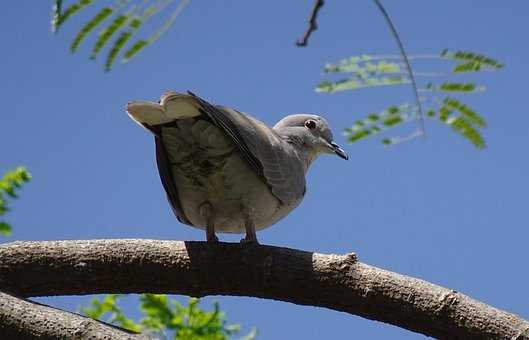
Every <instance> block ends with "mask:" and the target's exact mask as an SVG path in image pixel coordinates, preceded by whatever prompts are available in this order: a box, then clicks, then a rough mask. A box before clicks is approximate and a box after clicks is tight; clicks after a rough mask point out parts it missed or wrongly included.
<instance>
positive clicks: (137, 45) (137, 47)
mask: <svg viewBox="0 0 529 340" xmlns="http://www.w3.org/2000/svg"><path fill="white" fill-rule="evenodd" d="M188 3H189V0H181V1H180V2H179V3H178V6H176V8H175V10H174V11H173V13H172V14H171V15H170V16H169V18H168V19H167V20H166V21H165V22H164V23H163V25H162V26H161V27H160V28H159V29H158V30H157V31H156V32H155V33H154V34H152V35H151V36H150V37H149V38H147V39H139V40H137V41H136V42H134V44H132V47H131V48H129V49H128V50H126V51H125V54H124V58H123V60H122V62H123V63H126V62H128V61H129V60H130V59H132V58H133V57H135V56H136V55H137V54H138V53H139V52H141V51H142V50H143V49H145V47H147V46H149V45H150V44H152V43H154V42H155V41H157V40H158V39H160V37H161V36H162V35H164V34H165V32H167V30H168V29H169V28H170V27H171V26H172V25H173V23H174V22H175V20H176V18H177V17H178V16H179V15H180V13H182V11H183V10H184V8H185V7H186V6H187V5H188ZM158 10H159V9H157V10H155V11H153V12H152V13H144V17H145V16H147V17H148V16H151V15H153V14H155V13H156V12H157V11H158Z"/></svg>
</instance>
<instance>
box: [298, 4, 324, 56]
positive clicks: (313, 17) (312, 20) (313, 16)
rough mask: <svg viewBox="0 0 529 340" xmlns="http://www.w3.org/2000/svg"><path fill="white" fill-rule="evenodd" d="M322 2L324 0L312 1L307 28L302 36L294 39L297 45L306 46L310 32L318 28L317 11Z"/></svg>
mask: <svg viewBox="0 0 529 340" xmlns="http://www.w3.org/2000/svg"><path fill="white" fill-rule="evenodd" d="M324 4H325V1H324V0H316V1H315V2H314V6H313V7H312V11H311V12H310V17H309V25H308V27H307V30H306V31H305V33H304V34H303V37H301V39H298V40H297V41H296V45H297V46H298V47H304V46H307V44H308V43H309V38H310V35H311V34H312V32H314V31H315V30H317V29H318V21H317V19H318V13H319V12H320V9H321V8H322V7H323V5H324Z"/></svg>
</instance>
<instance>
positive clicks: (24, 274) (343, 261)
mask: <svg viewBox="0 0 529 340" xmlns="http://www.w3.org/2000/svg"><path fill="white" fill-rule="evenodd" d="M0 290H5V291H11V292H15V293H17V294H20V295H23V296H43V295H72V294H96V293H144V292H151V293H169V294H185V295H191V296H197V297H200V296H205V295H216V294H222V295H237V296H255V297H261V298H268V299H274V300H281V301H288V302H292V303H296V304H301V305H312V306H321V307H326V308H330V309H334V310H337V311H342V312H347V313H350V314H355V315H359V316H362V317H365V318H368V319H373V320H378V321H382V322H387V323H390V324H393V325H397V326H400V327H403V328H406V329H409V330H412V331H416V332H420V333H423V334H426V335H429V336H433V337H436V338H441V339H518V340H521V339H529V322H527V321H525V320H523V319H521V318H520V317H518V316H516V315H514V314H510V313H507V312H504V311H501V310H498V309H496V308H493V307H491V306H488V305H486V304H483V303H481V302H478V301H475V300H473V299H471V298H469V297H467V296H465V295H463V294H461V293H458V292H456V291H452V290H448V289H446V288H442V287H439V286H436V285H434V284H431V283H428V282H425V281H422V280H419V279H414V278H410V277H406V276H403V275H399V274H395V273H392V272H389V271H386V270H382V269H379V268H376V267H372V266H369V265H367V264H363V263H360V262H357V261H356V256H355V255H354V254H348V255H343V256H340V255H324V254H318V253H310V252H305V251H300V250H294V249H287V248H278V247H270V246H257V247H255V246H244V245H239V244H227V243H221V244H219V245H208V244H206V243H203V242H180V241H157V240H95V241H48V242H15V243H10V244H4V245H2V246H0Z"/></svg>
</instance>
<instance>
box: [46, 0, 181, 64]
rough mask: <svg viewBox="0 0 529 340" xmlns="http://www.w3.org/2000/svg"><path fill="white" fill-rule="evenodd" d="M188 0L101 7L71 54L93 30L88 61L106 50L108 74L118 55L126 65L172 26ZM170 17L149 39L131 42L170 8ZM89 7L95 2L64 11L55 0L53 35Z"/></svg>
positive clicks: (125, 1)
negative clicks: (148, 24)
mask: <svg viewBox="0 0 529 340" xmlns="http://www.w3.org/2000/svg"><path fill="white" fill-rule="evenodd" d="M188 1H189V0H178V1H176V0H114V2H113V3H112V4H111V5H100V6H98V8H97V11H96V12H95V14H94V15H93V16H92V17H91V18H90V19H88V21H86V22H85V23H84V24H83V25H82V26H81V28H80V30H79V31H78V32H77V34H76V36H75V38H74V39H73V41H72V43H71V45H70V52H71V53H76V52H77V51H78V50H79V48H80V46H81V44H82V43H83V42H84V41H85V40H86V39H87V38H88V37H89V36H90V35H91V34H93V33H94V32H95V31H96V30H98V33H97V34H95V33H94V34H93V35H96V38H95V43H94V44H93V46H92V49H91V53H90V59H96V58H97V57H98V56H99V55H100V54H101V53H102V51H103V50H104V49H105V47H107V46H108V49H107V55H106V58H105V64H104V68H105V71H110V70H111V69H112V67H113V65H114V63H115V62H116V60H117V59H118V57H119V56H120V55H121V62H122V63H125V62H127V61H129V60H130V59H132V58H133V57H135V56H136V55H137V54H138V53H139V52H141V51H142V50H143V49H145V48H146V47H147V46H149V45H150V44H152V43H153V42H155V41H156V40H158V39H159V38H160V37H161V36H162V35H163V34H164V33H165V32H166V31H167V30H168V29H169V28H170V27H171V26H172V24H173V23H174V21H175V20H176V17H177V16H178V15H179V14H180V13H181V12H182V10H183V9H184V7H185V6H186V5H187V3H188ZM174 3H177V5H176V6H174V9H173V11H172V13H171V14H170V15H169V16H168V17H166V19H165V21H163V23H162V24H161V25H160V26H159V27H158V29H156V30H155V31H154V33H151V34H150V35H149V36H148V37H144V38H136V39H135V40H132V38H133V37H134V36H135V35H136V34H137V33H138V31H139V30H140V29H141V28H142V27H144V26H145V24H146V23H147V22H149V21H150V19H151V18H153V17H154V16H155V15H156V14H158V13H162V12H163V13H165V12H166V10H169V9H170V8H171V6H172V5H173V4H174ZM91 6H97V5H96V1H95V0H76V1H74V2H73V3H72V4H70V5H69V6H68V7H66V8H65V9H64V10H63V9H62V7H63V4H62V1H60V0H55V1H54V5H53V10H52V22H51V24H52V31H53V32H58V31H59V29H60V28H61V27H62V26H63V25H64V23H65V22H67V21H69V19H71V18H72V17H73V16H74V15H76V14H78V13H80V12H81V11H82V10H84V9H86V8H89V7H91Z"/></svg>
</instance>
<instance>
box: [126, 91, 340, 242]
mask: <svg viewBox="0 0 529 340" xmlns="http://www.w3.org/2000/svg"><path fill="white" fill-rule="evenodd" d="M126 111H127V113H128V115H129V116H130V117H131V118H132V119H133V120H134V121H135V122H137V123H138V124H140V125H141V126H143V127H144V128H145V129H147V130H148V131H150V132H151V133H152V134H153V135H154V141H155V149H156V163H157V166H158V172H159V175H160V179H161V182H162V186H163V188H164V189H165V192H166V194H167V199H168V201H169V204H170V206H171V208H172V210H173V212H174V214H175V216H176V218H177V219H178V221H180V222H181V223H183V224H186V225H189V226H192V227H195V228H199V229H203V230H205V231H206V240H207V242H208V243H216V242H218V238H217V236H216V233H217V232H220V233H241V234H242V233H245V237H244V238H243V239H242V240H241V242H242V243H250V244H258V240H257V236H256V231H258V230H262V229H265V228H267V227H270V226H271V225H273V224H275V223H276V222H277V221H279V220H281V219H282V218H284V217H285V216H287V215H288V214H289V213H290V212H291V211H292V210H293V209H295V208H296V207H297V206H298V205H299V204H300V203H301V201H302V200H303V197H304V196H305V192H306V180H305V175H306V173H307V170H308V169H309V166H310V165H311V163H312V162H313V161H314V160H315V159H316V158H317V157H318V156H319V155H322V154H333V155H337V156H338V157H341V158H343V159H345V160H347V159H349V157H348V155H347V153H346V152H345V151H344V150H343V149H342V148H341V147H340V146H338V144H336V143H335V142H334V141H333V134H332V131H331V129H330V127H329V124H328V123H327V121H326V120H325V119H324V118H322V117H320V116H318V115H314V114H294V115H289V116H286V117H285V118H283V119H281V120H280V121H279V122H278V123H277V124H276V125H275V126H274V127H273V128H270V127H268V126H267V125H266V124H264V123H263V122H261V121H259V120H257V119H256V118H254V117H252V116H251V115H249V114H247V113H243V112H241V111H238V110H235V109H232V108H229V107H224V106H219V105H213V104H211V103H209V102H208V101H206V100H204V99H202V98H201V97H199V96H197V95H195V94H194V93H192V92H189V91H188V92H187V93H177V92H174V91H167V92H165V93H164V94H163V95H162V96H161V98H160V100H159V102H158V103H156V102H151V101H132V102H129V103H128V104H127V108H126Z"/></svg>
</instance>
